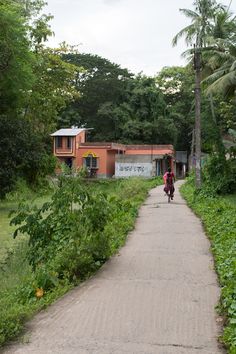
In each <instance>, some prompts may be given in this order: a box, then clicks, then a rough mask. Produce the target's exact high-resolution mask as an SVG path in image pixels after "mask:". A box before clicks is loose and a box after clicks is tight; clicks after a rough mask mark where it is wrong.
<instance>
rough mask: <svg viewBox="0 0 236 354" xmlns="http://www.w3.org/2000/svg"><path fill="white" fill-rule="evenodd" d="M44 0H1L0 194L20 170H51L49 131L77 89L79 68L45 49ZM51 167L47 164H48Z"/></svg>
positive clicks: (30, 177)
mask: <svg viewBox="0 0 236 354" xmlns="http://www.w3.org/2000/svg"><path fill="white" fill-rule="evenodd" d="M43 6H44V1H42V0H22V1H15V0H1V2H0V51H1V56H0V130H1V135H0V147H1V149H0V150H1V152H0V198H3V197H4V196H5V194H6V193H7V192H8V191H9V190H11V189H12V188H14V184H15V182H16V181H17V178H18V177H19V176H21V177H24V178H25V179H26V180H27V181H28V182H29V183H31V184H35V183H36V182H37V179H38V177H41V176H45V175H46V174H47V173H49V172H51V171H52V168H50V167H52V166H51V164H50V163H49V161H51V156H50V155H51V141H50V139H49V133H51V131H52V129H54V128H55V126H56V120H57V115H58V112H59V111H60V110H61V109H62V108H63V107H64V106H65V105H66V103H67V102H68V101H70V100H72V99H73V97H74V95H77V94H78V93H77V91H75V89H74V86H73V84H72V82H73V79H74V77H75V73H76V72H77V70H78V68H77V67H75V66H73V65H71V64H68V63H65V62H63V61H62V60H61V57H60V54H61V52H62V51H65V50H66V48H60V50H52V49H46V48H45V47H44V45H43V43H44V41H45V40H46V39H47V37H48V36H49V35H50V34H51V30H50V26H49V24H48V21H49V20H50V19H51V16H47V15H44V14H41V10H42V8H43ZM48 167H49V168H48Z"/></svg>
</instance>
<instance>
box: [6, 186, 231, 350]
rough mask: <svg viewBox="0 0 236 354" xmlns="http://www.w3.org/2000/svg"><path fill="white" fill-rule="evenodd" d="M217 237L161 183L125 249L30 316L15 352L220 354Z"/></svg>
mask: <svg viewBox="0 0 236 354" xmlns="http://www.w3.org/2000/svg"><path fill="white" fill-rule="evenodd" d="M213 268H214V266H213V260H212V257H211V255H210V253H209V242H208V240H207V238H206V236H205V235H204V233H203V230H202V226H201V223H200V221H199V220H198V219H197V218H196V217H195V216H194V214H193V213H192V212H191V211H190V210H189V208H188V207H187V206H186V205H185V202H184V201H183V200H182V199H181V197H180V195H179V193H178V191H177V192H176V196H175V200H174V202H172V203H170V204H168V203H167V198H166V197H165V196H164V194H163V187H162V186H161V187H158V188H155V189H154V190H152V191H151V192H150V196H149V197H148V199H147V200H146V202H145V204H144V205H143V207H142V208H141V210H140V214H139V218H138V220H137V224H136V228H135V230H134V231H133V232H132V233H131V234H130V237H129V239H128V241H127V244H126V246H125V247H124V248H122V249H121V251H120V253H119V254H118V255H117V256H115V257H113V258H112V259H111V260H110V261H109V262H107V263H106V264H105V266H103V267H102V269H101V270H100V271H99V272H98V274H97V275H96V276H94V277H93V278H92V279H90V280H89V281H87V282H86V283H84V284H83V285H82V286H79V287H78V288H76V289H74V290H73V291H71V292H70V293H68V294H67V295H66V296H64V298H62V299H61V300H59V301H58V302H57V303H55V304H54V305H53V306H51V307H50V308H49V309H47V310H46V311H44V312H41V313H40V314H39V315H37V316H36V317H35V318H34V320H33V321H32V322H31V323H30V324H29V333H30V335H29V343H27V344H18V345H12V346H11V347H9V348H8V349H7V350H5V351H4V353H11V354H16V353H17V354H28V353H30V354H31V353H32V354H36V353H37V354H49V353H50V354H54V353H55V354H62V353H67V354H72V353H73V354H75V353H78V354H95V353H96V354H123V353H126V354H127V353H128V354H130V353H138V354H141V353H142V354H153V353H156V354H200V353H201V354H218V353H224V351H223V350H222V349H220V348H219V346H218V344H217V336H218V334H219V328H218V325H217V316H216V313H215V310H214V307H215V305H216V304H217V301H218V297H219V288H218V285H217V278H216V275H215V273H214V270H213Z"/></svg>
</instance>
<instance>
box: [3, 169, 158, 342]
mask: <svg viewBox="0 0 236 354" xmlns="http://www.w3.org/2000/svg"><path fill="white" fill-rule="evenodd" d="M161 183H162V180H161V179H153V180H143V179H139V178H132V179H127V180H104V181H94V182H91V181H90V182H84V181H82V180H81V178H80V177H68V176H67V177H62V178H61V180H60V186H59V187H58V188H57V190H56V191H55V193H54V194H53V195H52V198H51V200H50V201H48V202H46V203H44V204H43V205H41V206H40V207H37V206H33V207H32V206H29V205H27V204H21V205H20V206H19V209H18V211H17V212H16V214H15V215H14V217H13V219H12V224H14V225H16V226H18V229H17V230H18V231H17V230H16V232H15V236H16V234H17V233H20V234H19V235H18V236H17V237H19V238H21V237H22V234H24V233H26V234H27V235H26V238H27V241H26V240H23V241H22V242H20V243H19V244H18V246H17V247H16V248H15V249H12V250H11V251H10V252H9V253H8V257H6V258H5V260H4V262H2V264H1V273H0V274H1V275H0V282H1V289H0V317H1V322H0V344H1V345H2V344H3V343H5V342H6V341H7V340H9V339H10V338H12V337H14V336H15V335H16V334H18V333H19V332H20V331H21V329H22V328H23V324H24V321H25V319H27V318H28V317H29V316H30V315H31V314H33V313H35V312H36V311H37V310H39V309H40V308H42V307H44V306H46V305H47V304H49V303H51V302H52V301H53V300H54V299H55V298H57V297H58V296H60V295H61V294H63V293H64V292H66V291H67V290H68V289H70V288H71V287H73V286H74V285H77V284H78V283H79V282H81V281H82V280H84V279H86V278H87V277H89V276H90V275H91V274H93V273H94V271H96V269H98V268H99V267H100V266H101V265H102V264H103V263H104V262H105V261H106V260H107V259H108V258H109V257H110V256H111V255H113V254H114V253H115V252H116V251H117V250H118V249H119V248H120V247H121V246H122V245H123V244H124V242H125V239H126V236H127V234H128V232H129V231H130V230H131V229H132V228H133V226H134V221H135V218H136V216H137V212H138V208H139V206H140V204H141V203H142V202H143V200H144V199H145V197H146V195H147V191H148V190H149V189H150V188H152V187H154V186H155V185H157V184H161Z"/></svg>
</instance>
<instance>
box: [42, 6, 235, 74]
mask: <svg viewBox="0 0 236 354" xmlns="http://www.w3.org/2000/svg"><path fill="white" fill-rule="evenodd" d="M47 2H48V6H47V7H46V8H45V11H44V12H50V13H51V14H52V15H53V16H54V19H53V20H52V22H51V26H52V30H53V31H54V32H55V37H53V38H51V39H50V40H49V43H48V45H50V46H54V47H56V46H57V45H58V44H59V43H61V42H63V41H66V42H67V43H68V44H70V45H77V44H80V46H79V50H80V52H81V53H93V54H97V55H100V56H102V57H104V58H106V59H109V60H110V61H112V62H114V63H117V64H120V65H121V67H122V68H128V69H129V70H130V71H132V72H135V73H138V72H141V71H142V72H143V73H144V74H146V75H154V74H156V73H157V72H158V71H160V70H161V69H162V68H163V67H164V66H174V65H184V64H185V62H184V60H183V59H181V57H180V54H181V53H182V52H183V51H184V50H186V46H185V43H184V42H181V43H179V44H178V46H177V47H175V48H173V47H172V45H171V41H172V38H173V37H174V35H175V34H176V33H177V32H179V30H180V29H182V28H183V27H185V26H186V25H188V24H190V22H189V20H188V19H186V18H185V16H184V15H182V14H181V13H180V12H179V8H188V9H191V8H192V3H193V0H47ZM221 2H222V3H223V4H225V5H228V4H229V3H230V0H222V1H221ZM231 10H232V11H233V12H234V13H236V0H233V1H232V5H231Z"/></svg>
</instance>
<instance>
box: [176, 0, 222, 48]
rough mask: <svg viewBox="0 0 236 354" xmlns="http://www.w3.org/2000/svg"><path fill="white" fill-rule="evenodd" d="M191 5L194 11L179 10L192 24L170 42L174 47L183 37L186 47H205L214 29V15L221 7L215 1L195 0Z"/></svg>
mask: <svg viewBox="0 0 236 354" xmlns="http://www.w3.org/2000/svg"><path fill="white" fill-rule="evenodd" d="M193 5H194V11H193V10H189V9H180V11H181V12H182V13H183V14H184V15H185V16H186V17H188V18H189V19H190V20H191V22H192V23H191V24H190V25H189V26H187V27H185V28H183V29H182V30H181V31H180V32H179V33H177V34H176V35H175V37H174V38H173V40H172V44H173V46H176V45H177V43H178V41H179V39H181V38H183V37H185V41H186V44H187V46H193V45H195V46H196V47H197V48H203V47H206V46H207V38H208V37H209V35H210V34H211V33H212V29H213V28H214V17H215V14H216V12H217V11H218V10H219V9H220V8H222V7H221V6H220V5H218V4H217V3H216V1H215V0H195V1H194V3H193Z"/></svg>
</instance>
